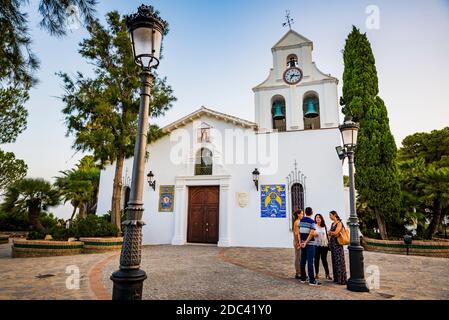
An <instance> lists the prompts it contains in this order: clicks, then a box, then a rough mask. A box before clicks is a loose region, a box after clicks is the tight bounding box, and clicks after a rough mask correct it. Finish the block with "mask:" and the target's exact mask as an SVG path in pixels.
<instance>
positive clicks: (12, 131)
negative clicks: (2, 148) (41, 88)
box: [0, 87, 28, 144]
mask: <svg viewBox="0 0 449 320" xmlns="http://www.w3.org/2000/svg"><path fill="white" fill-rule="evenodd" d="M27 99H28V94H26V92H25V91H24V90H21V89H18V88H12V87H9V88H5V89H4V88H0V106H2V107H1V108H0V144H3V143H12V142H15V141H16V139H17V136H18V135H19V134H20V133H21V132H22V131H24V130H25V129H26V125H27V116H28V111H27V110H26V109H25V107H24V106H23V105H24V103H25V101H26V100H27Z"/></svg>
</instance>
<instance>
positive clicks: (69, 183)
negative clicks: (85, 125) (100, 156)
mask: <svg viewBox="0 0 449 320" xmlns="http://www.w3.org/2000/svg"><path fill="white" fill-rule="evenodd" d="M60 172H61V173H62V176H60V177H56V182H55V185H56V186H57V187H58V189H59V190H60V192H61V195H62V196H63V199H64V203H66V202H68V201H70V203H71V204H72V206H73V211H72V216H71V219H72V220H73V218H74V217H75V214H76V210H79V212H78V215H79V216H80V217H81V218H83V219H84V218H85V217H86V216H87V214H94V213H95V208H96V203H97V196H98V189H99V183H100V169H99V168H98V167H97V166H96V164H95V162H94V161H93V158H92V157H91V156H86V157H84V158H83V159H81V161H80V162H79V164H78V165H77V168H76V169H72V170H66V171H60Z"/></svg>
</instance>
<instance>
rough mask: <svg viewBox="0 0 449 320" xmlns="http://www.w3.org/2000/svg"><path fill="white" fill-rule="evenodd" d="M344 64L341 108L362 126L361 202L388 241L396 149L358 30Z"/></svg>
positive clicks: (395, 192) (358, 160)
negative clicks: (373, 217)
mask: <svg viewBox="0 0 449 320" xmlns="http://www.w3.org/2000/svg"><path fill="white" fill-rule="evenodd" d="M343 60H344V66H345V67H344V73H343V97H342V98H341V101H340V104H341V105H342V106H343V113H344V114H345V116H346V117H352V119H353V121H356V122H358V123H360V131H359V136H358V143H357V150H356V153H355V172H356V174H355V183H356V189H357V193H358V201H359V202H360V203H363V204H364V207H366V209H367V211H369V212H372V213H373V214H374V216H375V218H376V221H377V225H378V228H379V231H380V234H381V237H382V238H383V239H386V238H387V228H388V225H389V223H391V224H393V223H395V222H396V221H397V218H398V217H399V211H400V197H401V194H400V184H399V173H398V168H397V163H396V156H397V148H396V143H395V141H394V138H393V135H392V134H391V131H390V124H389V119H388V112H387V108H386V106H385V103H384V101H383V100H382V99H381V98H380V97H379V96H378V94H379V86H378V78H377V70H376V65H375V59H374V55H373V52H372V50H371V45H370V42H369V40H368V38H367V36H366V34H362V33H360V31H359V29H357V28H356V27H355V26H353V29H352V32H351V33H350V34H349V36H348V38H347V39H346V45H345V49H344V52H343ZM362 220H363V218H362Z"/></svg>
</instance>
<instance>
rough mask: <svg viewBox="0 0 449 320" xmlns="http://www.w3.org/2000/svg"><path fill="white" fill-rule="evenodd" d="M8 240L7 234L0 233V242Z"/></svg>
mask: <svg viewBox="0 0 449 320" xmlns="http://www.w3.org/2000/svg"><path fill="white" fill-rule="evenodd" d="M8 242H9V236H3V235H0V244H4V243H8Z"/></svg>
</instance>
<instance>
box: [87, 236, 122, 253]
mask: <svg viewBox="0 0 449 320" xmlns="http://www.w3.org/2000/svg"><path fill="white" fill-rule="evenodd" d="M80 241H81V242H83V243H84V245H83V253H100V252H107V251H113V250H120V249H121V248H122V243H123V237H117V238H80Z"/></svg>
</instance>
